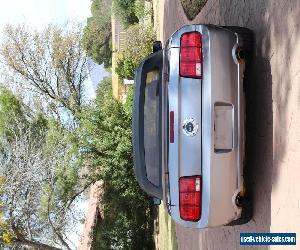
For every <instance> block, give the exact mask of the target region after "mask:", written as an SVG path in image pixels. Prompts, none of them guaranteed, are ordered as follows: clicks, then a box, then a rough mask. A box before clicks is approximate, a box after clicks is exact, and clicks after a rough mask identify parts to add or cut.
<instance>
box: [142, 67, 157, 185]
mask: <svg viewBox="0 0 300 250" xmlns="http://www.w3.org/2000/svg"><path fill="white" fill-rule="evenodd" d="M159 96H160V93H159V82H158V70H153V71H150V72H149V73H147V78H146V86H145V104H144V148H145V163H146V172H147V178H148V180H149V181H150V182H152V183H153V184H154V185H156V186H159V179H160V175H159V174H160V141H159V132H160V126H159V121H160V119H159V113H160V112H159V111H160V109H159V107H160V97H159Z"/></svg>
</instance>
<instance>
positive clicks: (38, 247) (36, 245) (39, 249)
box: [14, 239, 61, 250]
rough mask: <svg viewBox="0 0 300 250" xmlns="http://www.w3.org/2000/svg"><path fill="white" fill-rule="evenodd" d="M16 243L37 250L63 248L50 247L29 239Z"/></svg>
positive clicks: (16, 241)
mask: <svg viewBox="0 0 300 250" xmlns="http://www.w3.org/2000/svg"><path fill="white" fill-rule="evenodd" d="M14 243H15V244H18V245H21V246H27V247H32V248H34V249H36V250H61V248H57V247H53V246H49V245H47V244H44V243H41V242H38V241H33V240H27V239H16V240H15V241H14Z"/></svg>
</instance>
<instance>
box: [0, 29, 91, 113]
mask: <svg viewBox="0 0 300 250" xmlns="http://www.w3.org/2000/svg"><path fill="white" fill-rule="evenodd" d="M2 40H3V42H2V44H1V47H0V53H1V55H2V57H3V59H4V63H5V65H7V67H8V70H9V72H10V73H11V74H12V75H13V76H14V77H13V78H12V81H13V82H12V85H11V88H12V89H13V88H16V86H20V87H21V88H22V89H23V91H24V89H26V90H29V91H30V92H31V93H35V94H37V95H38V96H42V97H43V98H44V100H43V102H42V104H41V107H42V108H47V110H48V111H51V112H54V113H55V114H56V115H57V116H58V117H61V115H62V110H63V112H64V113H66V112H70V113H71V114H72V115H73V116H74V117H76V116H78V114H79V113H80V110H81V104H82V101H83V94H84V86H83V84H84V81H85V79H86V78H87V56H86V54H85V52H84V49H83V46H82V42H81V40H82V29H81V27H80V25H78V24H74V25H71V24H69V25H67V26H66V28H60V27H58V26H55V25H48V26H47V27H46V28H45V29H44V30H42V31H32V30H30V29H29V28H28V27H26V26H25V25H17V26H11V25H7V26H6V27H5V29H4V32H3V38H2ZM16 76H18V77H20V80H19V81H17V79H18V78H17V77H16ZM46 103H48V105H46ZM45 106H46V107H45Z"/></svg>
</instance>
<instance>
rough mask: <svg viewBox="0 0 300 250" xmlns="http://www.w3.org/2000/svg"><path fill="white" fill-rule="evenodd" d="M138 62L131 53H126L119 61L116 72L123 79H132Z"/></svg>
mask: <svg viewBox="0 0 300 250" xmlns="http://www.w3.org/2000/svg"><path fill="white" fill-rule="evenodd" d="M136 67H137V62H136V60H135V59H134V58H132V57H131V55H130V54H128V55H126V54H124V55H123V56H122V57H121V58H120V59H119V60H118V61H117V67H116V73H117V74H118V76H119V77H120V78H121V79H129V80H132V79H133V78H134V73H135V69H136Z"/></svg>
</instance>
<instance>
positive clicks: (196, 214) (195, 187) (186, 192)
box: [179, 176, 202, 221]
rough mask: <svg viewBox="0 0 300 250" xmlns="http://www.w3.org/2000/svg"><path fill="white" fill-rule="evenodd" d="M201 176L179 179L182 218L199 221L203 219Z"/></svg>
mask: <svg viewBox="0 0 300 250" xmlns="http://www.w3.org/2000/svg"><path fill="white" fill-rule="evenodd" d="M201 192H202V190H201V176H185V177H180V179H179V210H180V217H181V219H183V220H187V221H198V220H199V219H200V217H201V204H202V198H201Z"/></svg>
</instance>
